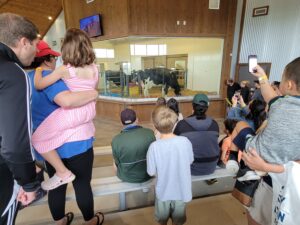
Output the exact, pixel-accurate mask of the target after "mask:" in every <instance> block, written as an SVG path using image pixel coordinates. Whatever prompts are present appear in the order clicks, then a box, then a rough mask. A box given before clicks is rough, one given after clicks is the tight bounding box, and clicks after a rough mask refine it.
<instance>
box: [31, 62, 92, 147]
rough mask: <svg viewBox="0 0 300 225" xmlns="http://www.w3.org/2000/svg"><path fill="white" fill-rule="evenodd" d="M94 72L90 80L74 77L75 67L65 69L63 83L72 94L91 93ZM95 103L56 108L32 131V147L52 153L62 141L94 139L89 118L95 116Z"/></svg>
mask: <svg viewBox="0 0 300 225" xmlns="http://www.w3.org/2000/svg"><path fill="white" fill-rule="evenodd" d="M91 66H92V67H93V70H94V79H82V78H78V77H77V76H76V73H75V68H74V67H71V66H70V65H68V66H67V68H68V70H69V74H70V78H69V79H64V82H65V83H66V85H67V86H68V88H69V89H70V91H72V92H78V91H87V90H94V89H95V88H96V85H97V83H98V69H97V67H96V65H95V64H93V65H91ZM95 106H96V102H95V101H93V102H90V103H88V104H86V105H84V106H81V107H77V108H70V109H65V108H58V109H56V110H55V111H54V112H52V113H51V114H50V115H49V116H48V117H47V118H46V119H45V120H44V121H43V122H42V123H41V124H40V126H39V127H38V128H37V129H36V131H35V132H34V133H33V136H32V144H33V146H34V148H35V149H36V150H37V151H38V152H39V153H45V152H48V151H52V150H54V149H56V148H58V147H60V146H62V145H63V144H64V143H66V142H72V141H82V140H87V139H89V138H91V137H93V136H94V134H95V126H94V124H93V119H94V117H95V116H96V108H95Z"/></svg>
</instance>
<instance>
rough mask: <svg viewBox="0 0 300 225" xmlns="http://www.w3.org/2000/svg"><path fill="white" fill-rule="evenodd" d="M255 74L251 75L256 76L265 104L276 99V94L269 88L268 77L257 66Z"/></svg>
mask: <svg viewBox="0 0 300 225" xmlns="http://www.w3.org/2000/svg"><path fill="white" fill-rule="evenodd" d="M255 70H256V72H255V73H252V74H253V75H254V76H256V77H257V78H258V80H259V84H260V89H261V94H262V96H263V97H264V100H265V102H266V103H269V101H270V100H272V99H273V98H275V97H277V96H278V95H277V93H276V92H275V91H274V89H273V88H272V87H271V85H270V83H269V81H268V77H267V75H266V73H265V71H264V70H263V68H261V67H260V66H259V65H257V66H256V67H255Z"/></svg>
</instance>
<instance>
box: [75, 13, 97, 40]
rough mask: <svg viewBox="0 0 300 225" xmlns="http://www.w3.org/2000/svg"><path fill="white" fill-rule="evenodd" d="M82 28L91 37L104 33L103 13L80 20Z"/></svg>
mask: <svg viewBox="0 0 300 225" xmlns="http://www.w3.org/2000/svg"><path fill="white" fill-rule="evenodd" d="M79 24H80V29H81V30H83V31H85V32H86V33H87V34H88V35H89V37H97V36H101V35H103V30H102V21H101V15H99V14H97V15H93V16H88V17H85V18H82V19H80V20H79Z"/></svg>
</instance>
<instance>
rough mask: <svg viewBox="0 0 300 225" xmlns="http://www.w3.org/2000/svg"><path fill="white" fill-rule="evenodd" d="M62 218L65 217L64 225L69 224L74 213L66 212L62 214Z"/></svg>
mask: <svg viewBox="0 0 300 225" xmlns="http://www.w3.org/2000/svg"><path fill="white" fill-rule="evenodd" d="M64 218H66V219H67V223H66V225H70V224H71V223H72V221H73V219H74V213H72V212H68V213H67V214H66V215H65V216H64Z"/></svg>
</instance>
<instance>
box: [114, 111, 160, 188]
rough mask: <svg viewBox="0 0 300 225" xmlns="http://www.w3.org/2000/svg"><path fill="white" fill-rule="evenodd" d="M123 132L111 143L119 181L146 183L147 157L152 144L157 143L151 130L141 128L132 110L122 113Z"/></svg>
mask: <svg viewBox="0 0 300 225" xmlns="http://www.w3.org/2000/svg"><path fill="white" fill-rule="evenodd" d="M121 122H122V124H123V125H124V128H123V129H122V131H121V132H120V133H119V134H118V135H116V136H115V137H114V138H113V140H112V143H111V146H112V152H113V157H114V168H115V170H116V173H117V176H118V178H119V179H121V180H122V181H125V182H130V183H140V182H145V181H147V180H149V179H150V176H149V175H148V174H147V165H146V155H147V151H148V148H149V146H150V144H151V143H152V142H153V141H155V136H154V133H153V131H152V130H151V129H148V128H143V127H141V126H139V125H138V124H137V123H138V120H137V118H136V113H135V112H134V111H133V110H132V109H125V110H123V111H122V112H121Z"/></svg>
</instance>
